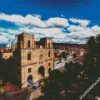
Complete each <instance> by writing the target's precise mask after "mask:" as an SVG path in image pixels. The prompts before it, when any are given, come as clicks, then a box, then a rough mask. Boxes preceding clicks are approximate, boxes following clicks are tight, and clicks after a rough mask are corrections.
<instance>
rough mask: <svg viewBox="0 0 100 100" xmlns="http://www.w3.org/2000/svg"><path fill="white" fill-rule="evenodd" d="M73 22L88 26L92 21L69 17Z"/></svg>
mask: <svg viewBox="0 0 100 100" xmlns="http://www.w3.org/2000/svg"><path fill="white" fill-rule="evenodd" d="M69 20H70V21H71V22H72V23H75V24H79V25H81V26H83V27H86V26H88V25H89V24H90V21H89V20H83V19H76V18H70V19H69Z"/></svg>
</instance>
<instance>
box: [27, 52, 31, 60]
mask: <svg viewBox="0 0 100 100" xmlns="http://www.w3.org/2000/svg"><path fill="white" fill-rule="evenodd" d="M27 60H31V52H29V53H28V54H27Z"/></svg>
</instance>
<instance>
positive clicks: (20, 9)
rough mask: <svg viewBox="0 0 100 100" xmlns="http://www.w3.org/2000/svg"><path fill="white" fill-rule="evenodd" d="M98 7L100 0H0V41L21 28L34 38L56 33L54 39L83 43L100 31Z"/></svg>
mask: <svg viewBox="0 0 100 100" xmlns="http://www.w3.org/2000/svg"><path fill="white" fill-rule="evenodd" d="M99 10H100V0H0V43H4V42H5V43H7V42H9V37H11V39H14V36H15V34H16V33H17V32H18V33H20V32H22V31H25V32H28V31H29V33H31V34H36V36H37V38H40V37H43V36H47V37H49V36H52V37H56V36H57V34H58V37H56V38H55V39H54V41H56V42H69V43H85V41H86V39H87V38H88V37H89V36H95V35H97V34H99V33H100V27H99V26H100V14H99ZM30 18H31V19H32V20H31V21H32V22H33V23H32V22H31V21H29V19H30ZM19 19H20V20H19ZM16 20H17V21H16ZM62 22H63V23H62ZM37 23H38V24H37ZM45 23H46V25H44V24H45ZM48 24H49V25H48ZM83 24H84V25H83ZM48 30H49V31H50V32H48ZM46 32H47V33H46ZM18 33H17V34H18ZM83 35H84V36H83ZM82 36H83V37H82ZM60 37H62V39H60V40H62V41H59V38H60ZM76 37H77V38H76ZM57 38H58V39H57ZM65 38H67V40H65ZM1 39H2V40H1ZM80 40H83V41H80Z"/></svg>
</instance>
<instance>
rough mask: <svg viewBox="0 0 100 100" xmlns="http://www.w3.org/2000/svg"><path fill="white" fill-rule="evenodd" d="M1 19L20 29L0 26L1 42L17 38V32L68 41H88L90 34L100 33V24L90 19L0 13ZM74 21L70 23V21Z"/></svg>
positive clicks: (37, 37)
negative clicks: (92, 24) (93, 22)
mask: <svg viewBox="0 0 100 100" xmlns="http://www.w3.org/2000/svg"><path fill="white" fill-rule="evenodd" d="M0 20H4V21H9V22H10V23H15V24H16V25H17V26H19V28H18V29H14V28H13V27H12V28H8V29H7V28H6V27H4V28H3V27H1V28H0V42H8V40H9V38H10V39H15V35H16V34H20V33H22V32H26V33H29V34H35V36H36V39H39V38H42V37H53V41H55V42H66V43H79V44H81V43H86V41H87V39H88V38H89V37H90V36H96V35H97V34H100V26H98V25H94V26H90V21H89V20H84V19H82V20H81V19H76V18H69V19H66V18H65V17H64V18H62V17H61V18H60V17H54V18H49V19H47V20H42V18H41V16H39V15H30V14H28V15H26V16H22V15H15V14H12V15H7V14H4V13H2V14H0ZM70 21H71V22H72V23H69V22H70Z"/></svg>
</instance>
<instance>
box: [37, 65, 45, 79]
mask: <svg viewBox="0 0 100 100" xmlns="http://www.w3.org/2000/svg"><path fill="white" fill-rule="evenodd" d="M38 73H39V74H40V75H41V76H43V77H45V69H44V67H43V66H41V67H40V68H39V69H38Z"/></svg>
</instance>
